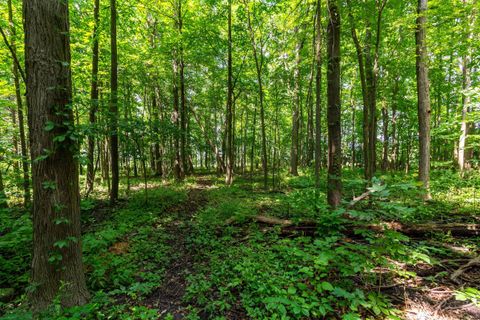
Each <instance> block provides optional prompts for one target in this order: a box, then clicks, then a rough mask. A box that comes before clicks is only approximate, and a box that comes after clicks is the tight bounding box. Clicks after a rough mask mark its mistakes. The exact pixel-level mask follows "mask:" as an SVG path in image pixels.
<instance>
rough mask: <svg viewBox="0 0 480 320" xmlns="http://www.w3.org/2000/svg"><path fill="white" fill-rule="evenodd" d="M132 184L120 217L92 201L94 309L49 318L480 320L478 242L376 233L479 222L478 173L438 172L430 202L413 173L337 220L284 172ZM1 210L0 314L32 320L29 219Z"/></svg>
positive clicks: (85, 214) (87, 250) (320, 197)
mask: <svg viewBox="0 0 480 320" xmlns="http://www.w3.org/2000/svg"><path fill="white" fill-rule="evenodd" d="M122 186H123V190H124V198H125V199H127V198H128V200H123V201H121V202H119V203H118V204H117V205H116V206H115V207H111V206H109V205H108V204H107V202H106V200H105V199H106V194H107V191H106V190H103V189H100V190H99V191H98V192H97V193H96V194H94V195H93V198H92V199H90V200H84V201H82V225H83V251H84V263H85V268H86V274H87V284H88V286H89V289H90V292H91V294H92V299H91V302H90V303H89V304H87V305H85V306H82V307H77V308H71V309H62V308H60V307H59V305H58V304H54V305H53V306H52V308H51V309H50V310H48V311H47V312H46V313H45V315H43V318H44V319H347V320H348V319H437V320H446V319H480V262H479V261H478V258H477V257H478V256H479V254H480V247H479V244H480V237H479V236H478V234H477V235H474V233H471V234H469V235H468V236H454V235H452V234H450V233H449V232H448V231H445V232H422V233H420V234H415V235H410V236H408V235H406V234H404V233H402V232H401V231H394V230H389V229H388V228H385V229H384V230H379V229H378V228H376V229H374V230H372V229H371V228H369V227H368V226H371V225H373V224H374V225H382V223H384V222H385V223H387V222H388V223H389V224H388V225H392V222H396V223H402V224H408V225H420V224H428V223H432V222H434V223H440V224H443V225H444V224H447V223H449V224H451V223H462V224H471V225H473V224H478V223H480V221H479V220H480V200H479V199H477V198H476V197H477V195H476V190H477V188H478V187H480V177H478V175H477V176H472V177H470V178H465V179H458V177H457V176H456V175H455V174H453V173H452V174H448V173H447V174H446V173H445V172H442V173H439V174H435V173H434V174H433V179H432V193H433V196H434V200H433V201H431V202H428V203H424V202H423V201H422V200H421V195H420V194H419V192H418V188H417V187H416V184H415V180H414V177H411V176H405V175H397V176H392V175H389V176H383V177H382V178H381V180H378V181H376V183H375V184H374V186H373V189H372V190H373V192H372V195H371V197H370V199H368V200H364V201H360V202H358V203H357V204H356V205H355V207H354V208H349V209H348V214H349V215H350V216H352V217H354V220H353V222H352V220H351V219H346V218H345V213H346V210H345V209H339V210H336V211H330V210H328V208H327V206H326V204H325V200H324V198H325V195H324V190H325V187H326V186H322V189H321V190H322V191H321V192H320V194H317V193H316V192H315V189H314V188H313V181H312V179H311V178H310V177H309V176H307V175H305V176H300V177H288V176H286V175H285V176H281V178H280V179H278V180H277V184H276V188H275V191H264V190H263V188H262V185H261V181H260V177H256V176H254V177H253V178H252V177H249V176H246V177H237V178H236V180H235V184H234V185H233V186H232V187H225V186H224V184H223V178H222V177H217V176H214V175H207V174H204V175H196V176H194V177H191V178H188V179H187V180H186V181H185V182H184V183H173V182H171V181H161V180H159V179H154V178H152V179H150V180H149V181H148V185H147V187H148V189H147V191H145V190H144V189H143V185H142V183H141V182H140V179H138V180H133V181H132V183H131V187H130V188H129V189H130V190H129V191H128V192H127V191H126V189H127V188H126V185H122ZM362 192H363V183H362V181H361V179H360V177H359V173H357V172H347V173H346V177H345V192H344V194H345V197H346V198H347V200H349V199H352V198H354V196H358V195H360V194H361V193H362ZM347 204H348V202H347ZM347 206H348V205H346V206H345V207H347ZM0 213H1V220H0V221H1V224H0V253H1V255H0V265H2V267H1V269H0V288H1V289H0V317H1V318H2V319H31V318H32V315H31V314H30V313H29V312H28V303H27V294H26V293H27V292H28V290H30V288H29V286H28V279H29V263H30V259H31V256H30V250H31V249H30V248H31V244H30V241H31V240H30V239H31V222H30V217H29V215H28V214H27V213H25V212H22V210H20V209H17V208H11V209H9V210H4V211H0ZM259 215H260V216H263V217H273V218H275V219H277V220H278V221H285V220H286V219H288V220H289V221H292V222H293V226H289V228H288V232H285V230H286V228H283V227H282V226H281V225H275V224H271V223H266V222H265V221H263V222H262V221H259V220H258V219H256V218H257V217H258V216H259ZM275 221H276V220H275ZM305 221H315V223H316V224H315V228H314V229H313V231H312V228H306V229H305V228H302V225H305ZM472 234H473V235H472ZM476 258H477V260H476ZM469 263H470V264H469ZM458 270H461V271H462V272H461V273H459V272H458ZM455 272H457V273H455ZM454 274H455V275H456V274H458V277H453V278H452V275H454ZM2 315H3V317H2Z"/></svg>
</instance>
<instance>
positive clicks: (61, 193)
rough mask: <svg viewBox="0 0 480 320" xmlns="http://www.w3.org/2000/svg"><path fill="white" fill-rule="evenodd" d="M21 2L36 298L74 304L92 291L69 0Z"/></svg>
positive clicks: (39, 302) (38, 304)
mask: <svg viewBox="0 0 480 320" xmlns="http://www.w3.org/2000/svg"><path fill="white" fill-rule="evenodd" d="M23 5H24V30H25V61H26V70H27V81H26V86H27V105H28V106H29V112H28V121H29V128H30V146H31V159H32V181H33V260H32V283H34V284H35V285H36V288H35V290H34V291H33V292H32V293H31V301H32V306H33V309H34V310H35V311H40V310H44V309H45V308H46V307H47V306H48V305H49V304H50V303H51V302H52V301H53V299H54V298H55V297H57V296H59V297H60V299H61V303H62V305H64V306H75V305H82V304H84V303H86V301H87V300H88V297H89V294H88V291H87V288H86V285H85V277H84V273H83V270H84V269H83V263H82V249H81V232H80V193H79V182H78V163H77V161H76V154H77V153H78V151H79V150H78V145H77V143H76V141H75V140H74V139H73V137H72V134H73V132H72V131H71V128H72V127H73V126H74V119H73V112H72V108H71V102H72V86H71V70H70V65H71V64H70V40H69V34H70V33H69V31H70V30H69V23H68V2H64V1H57V0H43V1H34V0H26V1H24V3H23ZM38 61H41V62H42V63H38ZM46 128H48V129H50V130H46ZM45 150H49V152H47V153H46V152H45Z"/></svg>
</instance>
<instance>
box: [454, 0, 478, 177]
mask: <svg viewBox="0 0 480 320" xmlns="http://www.w3.org/2000/svg"><path fill="white" fill-rule="evenodd" d="M468 4H469V3H468V2H467V0H463V5H464V6H466V5H468ZM475 18H476V17H475V15H474V14H472V16H469V15H468V14H467V15H465V20H466V21H468V22H466V23H467V27H466V28H467V41H468V42H470V41H472V37H473V34H472V30H471V29H472V28H473V26H474V25H475ZM470 50H471V49H470V48H469V49H467V53H465V54H464V55H463V57H462V122H461V128H460V139H459V141H458V159H457V161H458V167H459V169H460V172H461V173H462V174H463V172H464V171H465V170H468V169H470V163H469V160H470V158H471V153H472V150H471V148H468V144H467V140H468V136H469V134H470V132H471V131H472V122H471V120H469V119H468V114H469V112H470V111H471V98H470V92H469V91H470V89H471V86H472V77H471V53H470V52H469V51H470Z"/></svg>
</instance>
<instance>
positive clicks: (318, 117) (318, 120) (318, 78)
mask: <svg viewBox="0 0 480 320" xmlns="http://www.w3.org/2000/svg"><path fill="white" fill-rule="evenodd" d="M315 30H316V32H315V67H316V70H315V187H316V188H317V189H318V188H320V167H321V165H322V0H317V14H316V19H315Z"/></svg>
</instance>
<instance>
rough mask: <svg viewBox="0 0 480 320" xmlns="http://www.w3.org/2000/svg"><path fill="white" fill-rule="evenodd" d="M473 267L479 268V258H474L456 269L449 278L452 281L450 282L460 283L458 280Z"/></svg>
mask: <svg viewBox="0 0 480 320" xmlns="http://www.w3.org/2000/svg"><path fill="white" fill-rule="evenodd" d="M473 267H476V268H478V267H480V256H479V257H476V258H473V259H472V260H470V261H468V263H466V264H464V265H463V266H461V267H460V268H458V269H457V271H455V272H454V273H452V275H451V276H450V279H452V281H454V282H456V283H460V282H461V281H460V280H459V278H460V277H461V276H462V275H463V274H464V273H465V272H466V271H467V270H468V269H470V268H473Z"/></svg>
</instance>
